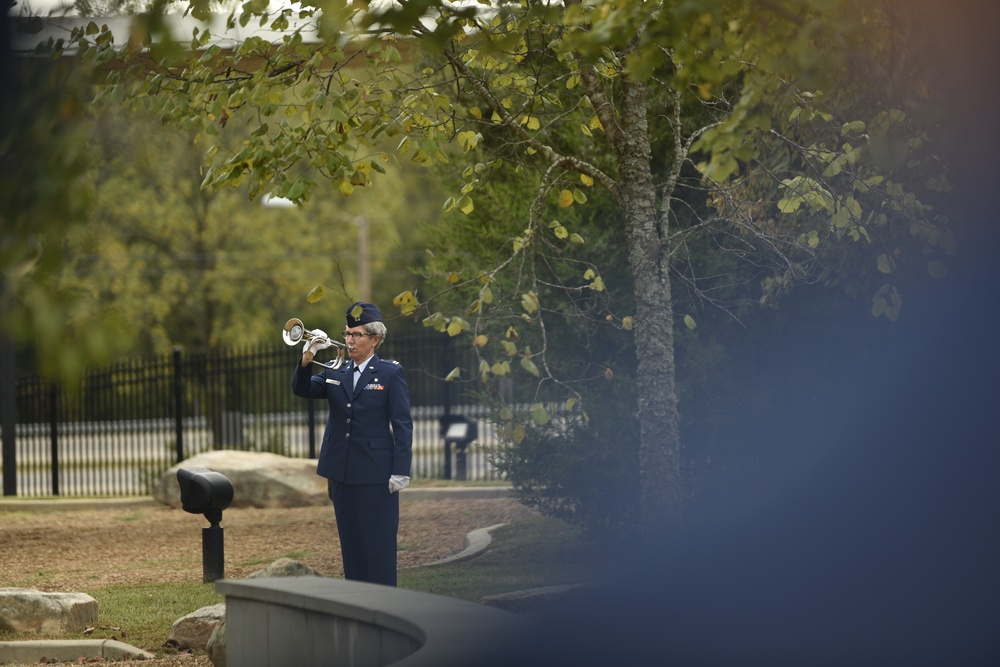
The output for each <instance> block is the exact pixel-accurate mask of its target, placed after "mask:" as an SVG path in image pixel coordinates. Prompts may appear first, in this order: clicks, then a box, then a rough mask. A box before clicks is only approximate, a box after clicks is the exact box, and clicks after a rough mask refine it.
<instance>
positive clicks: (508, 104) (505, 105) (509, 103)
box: [500, 97, 514, 109]
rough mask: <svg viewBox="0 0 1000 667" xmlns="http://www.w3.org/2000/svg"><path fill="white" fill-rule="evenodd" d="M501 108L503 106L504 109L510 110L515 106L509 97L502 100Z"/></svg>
mask: <svg viewBox="0 0 1000 667" xmlns="http://www.w3.org/2000/svg"><path fill="white" fill-rule="evenodd" d="M500 106H502V107H503V108H504V109H510V108H511V107H512V106H514V103H513V102H512V101H511V99H510V98H509V97H505V98H503V99H502V100H500Z"/></svg>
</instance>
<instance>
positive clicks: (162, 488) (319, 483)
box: [153, 449, 329, 507]
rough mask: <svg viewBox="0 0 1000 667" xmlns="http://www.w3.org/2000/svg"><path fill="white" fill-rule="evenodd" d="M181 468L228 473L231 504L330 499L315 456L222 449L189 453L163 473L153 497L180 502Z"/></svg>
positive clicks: (173, 504)
mask: <svg viewBox="0 0 1000 667" xmlns="http://www.w3.org/2000/svg"><path fill="white" fill-rule="evenodd" d="M180 468H207V469H209V470H212V471H215V472H219V473H222V474H223V475H225V476H226V477H228V478H229V481H230V482H232V484H233V502H232V505H231V506H232V507H307V506H310V505H322V504H324V503H328V502H329V498H328V496H327V486H326V480H325V479H323V478H322V477H320V476H318V475H317V474H316V460H315V459H296V458H290V457H287V456H279V455H278V454H268V453H266V452H241V451H237V450H231V449H223V450H220V451H213V452H205V453H204V454H198V455H197V456H192V457H191V458H189V459H186V460H185V461H182V462H181V463H178V464H177V465H175V466H173V467H172V468H170V469H169V470H167V472H165V473H163V476H162V477H160V479H159V481H158V482H157V483H156V487H155V488H154V489H153V497H154V498H156V499H157V500H158V501H160V502H161V503H164V504H166V505H170V506H171V507H180V506H181V490H180V486H179V485H178V483H177V470H178V469H180Z"/></svg>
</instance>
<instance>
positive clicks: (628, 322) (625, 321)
mask: <svg viewBox="0 0 1000 667" xmlns="http://www.w3.org/2000/svg"><path fill="white" fill-rule="evenodd" d="M634 325H635V320H634V319H632V316H631V315H628V316H627V317H623V318H622V328H623V329H625V331H631V330H632V327H633V326H634Z"/></svg>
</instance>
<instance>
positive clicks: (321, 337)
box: [302, 329, 333, 355]
mask: <svg viewBox="0 0 1000 667" xmlns="http://www.w3.org/2000/svg"><path fill="white" fill-rule="evenodd" d="M309 333H311V334H312V335H313V337H312V338H311V339H310V340H307V341H306V345H305V347H303V348H302V354H303V355H305V354H306V352H312V353H313V355H315V354H316V353H317V352H319V351H320V350H325V349H326V348H328V347H330V346H331V345H333V343H332V342H331V341H330V337H329V336H327V335H326V332H325V331H323V330H322V329H313V330H312V331H310V332H309Z"/></svg>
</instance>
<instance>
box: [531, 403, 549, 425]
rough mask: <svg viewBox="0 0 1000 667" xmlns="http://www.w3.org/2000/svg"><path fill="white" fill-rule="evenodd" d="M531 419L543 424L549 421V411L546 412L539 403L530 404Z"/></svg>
mask: <svg viewBox="0 0 1000 667" xmlns="http://www.w3.org/2000/svg"><path fill="white" fill-rule="evenodd" d="M531 420H532V421H533V422H535V424H537V425H538V426H545V425H546V424H548V423H549V413H548V412H546V410H545V408H544V407H543V406H542V404H541V403H535V404H533V405H532V406H531Z"/></svg>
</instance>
